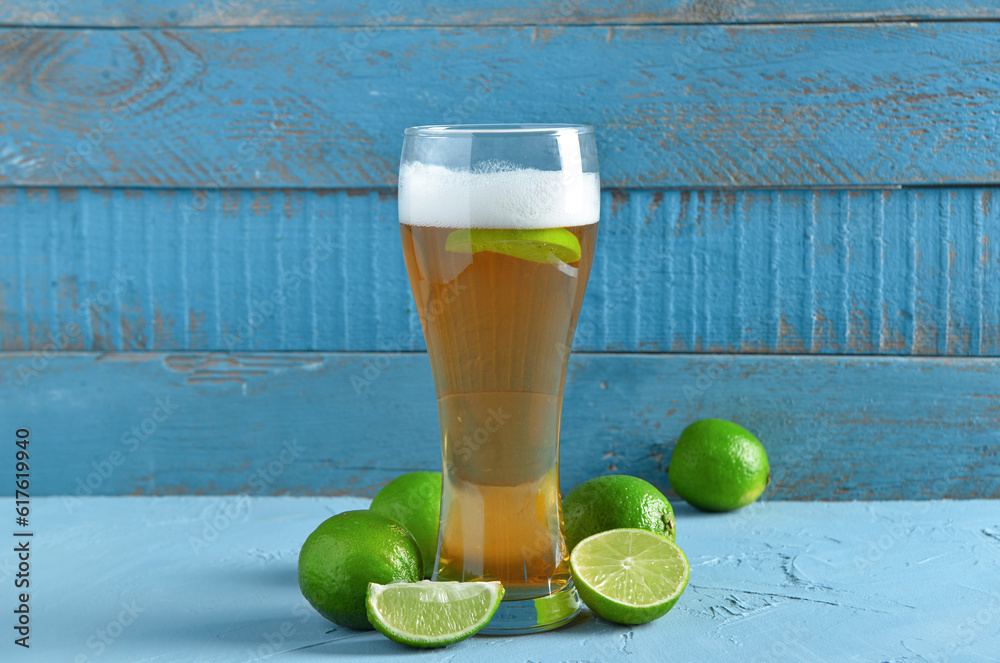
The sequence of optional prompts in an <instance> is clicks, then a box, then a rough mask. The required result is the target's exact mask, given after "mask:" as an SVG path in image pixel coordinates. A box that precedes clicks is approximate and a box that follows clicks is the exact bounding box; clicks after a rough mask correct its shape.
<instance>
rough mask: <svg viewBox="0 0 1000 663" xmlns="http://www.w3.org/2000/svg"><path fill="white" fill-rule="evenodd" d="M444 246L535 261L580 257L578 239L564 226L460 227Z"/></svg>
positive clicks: (572, 260) (452, 249) (450, 249)
mask: <svg viewBox="0 0 1000 663" xmlns="http://www.w3.org/2000/svg"><path fill="white" fill-rule="evenodd" d="M444 248H445V250H446V251H450V252H452V253H479V252H481V251H492V252H493V253H500V254H503V255H507V256H511V257H514V258H520V259H522V260H530V261H531V262H539V263H553V264H554V263H560V262H561V263H567V264H568V263H573V262H576V261H578V260H579V259H580V256H581V255H582V249H581V248H580V240H579V238H578V237H577V236H576V235H574V234H573V233H572V232H570V231H569V230H566V229H565V228H530V229H517V228H463V229H461V230H455V231H453V232H451V233H449V234H448V237H447V238H446V239H445V242H444Z"/></svg>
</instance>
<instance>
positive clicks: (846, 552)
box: [0, 496, 1000, 663]
mask: <svg viewBox="0 0 1000 663" xmlns="http://www.w3.org/2000/svg"><path fill="white" fill-rule="evenodd" d="M8 501H9V502H12V501H13V500H8ZM366 505H367V501H366V500H362V499H358V498H349V497H340V498H290V497H268V498H249V497H238V496H230V497H176V498H175V497H166V498H144V497H110V498H87V499H81V500H77V499H70V498H62V497H49V498H41V499H36V500H33V502H32V514H31V515H32V520H31V525H32V528H31V529H32V531H33V533H34V536H33V538H32V539H31V544H30V545H31V562H30V563H31V568H30V581H31V594H30V607H31V613H30V614H31V637H30V644H31V649H30V650H27V651H26V650H23V649H21V648H20V647H17V646H15V645H14V644H13V636H11V635H10V633H11V631H10V630H9V629H10V627H9V626H7V627H6V630H7V633H8V635H7V636H6V638H5V640H6V641H5V642H4V643H3V645H2V646H0V651H3V652H5V654H4V655H3V660H5V661H9V660H39V661H41V660H44V661H80V662H82V661H101V662H103V663H110V662H112V661H128V662H130V663H139V662H152V661H206V662H207V661H256V660H268V661H291V660H299V661H320V660H324V658H329V659H335V660H358V661H361V660H364V661H373V660H392V659H397V658H398V659H403V658H413V659H420V660H433V661H437V660H441V661H449V660H454V661H490V662H492V661H496V662H498V663H499V662H504V663H506V662H509V661H534V662H537V661H552V662H555V661H618V660H622V661H664V660H668V661H721V660H734V661H894V662H895V661H993V660H996V652H997V651H1000V502H997V501H986V500H982V501H945V502H940V501H937V502H842V503H829V502H812V503H806V502H770V503H760V504H757V505H753V506H751V507H748V508H747V509H744V510H743V511H741V512H736V513H733V514H725V515H708V514H702V513H698V512H695V511H693V510H691V509H689V508H688V507H686V505H682V506H679V508H678V514H677V515H678V539H677V542H678V544H679V545H680V546H681V547H682V548H683V549H684V550H685V552H686V553H687V555H688V557H689V559H690V561H691V566H692V569H691V582H690V585H689V586H688V588H687V590H686V592H685V593H684V595H683V597H682V598H681V600H680V602H679V603H678V605H677V607H675V608H674V610H673V611H672V612H671V613H670V614H668V615H667V616H666V617H665V618H663V619H661V620H659V621H656V622H653V623H651V624H647V625H645V626H640V627H625V626H618V625H614V624H610V623H607V622H604V621H602V620H599V619H596V618H595V617H593V616H592V615H591V614H590V613H589V612H584V613H583V614H582V616H581V617H580V618H579V619H578V620H577V622H576V623H574V624H573V625H571V626H570V627H567V628H564V629H562V630H560V631H556V632H552V633H547V634H539V635H533V636H521V637H509V638H505V637H475V638H472V639H471V640H468V641H466V642H464V643H460V644H458V645H455V646H452V647H450V648H448V649H444V650H435V651H428V652H418V651H413V650H409V649H407V648H404V647H402V646H398V645H396V644H394V643H392V642H390V641H388V640H386V639H384V638H383V637H382V636H381V635H379V634H377V633H373V632H366V633H357V632H353V631H349V630H345V629H340V628H337V627H335V626H333V625H332V624H330V623H328V622H326V621H325V620H324V619H323V618H321V617H320V616H319V615H317V614H316V613H315V612H313V611H312V609H311V608H309V607H308V605H307V604H306V603H305V602H304V600H303V599H302V597H301V595H300V594H299V591H298V586H297V583H296V558H297V553H298V548H299V546H300V544H301V543H302V541H303V540H304V539H305V538H306V536H307V535H308V534H309V532H310V531H312V529H313V528H314V527H315V526H316V525H317V524H319V522H321V521H322V520H323V519H324V518H326V517H328V516H329V515H331V514H333V513H337V512H339V511H343V510H347V509H352V508H364V507H365V506H366ZM11 510H13V509H11ZM8 536H9V535H8ZM8 540H10V539H8ZM4 548H5V549H6V552H5V553H4V554H3V557H2V558H0V580H2V585H3V586H4V590H5V591H4V592H3V599H4V610H5V611H7V614H8V617H7V619H6V620H4V621H5V622H7V623H8V624H9V623H10V621H11V617H10V614H11V613H10V612H9V611H10V610H11V607H12V604H13V603H14V598H15V597H14V588H13V584H14V583H13V576H14V574H15V573H16V568H17V560H16V558H15V555H14V553H13V552H11V550H12V548H13V546H12V545H8V546H4ZM12 653H13V655H14V657H13V658H11V657H10V655H11V654H12Z"/></svg>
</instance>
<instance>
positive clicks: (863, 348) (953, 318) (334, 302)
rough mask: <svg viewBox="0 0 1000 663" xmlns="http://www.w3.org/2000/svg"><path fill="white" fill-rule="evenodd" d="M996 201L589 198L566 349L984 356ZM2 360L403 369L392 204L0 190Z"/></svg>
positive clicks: (992, 346) (348, 198) (406, 311)
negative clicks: (48, 354)
mask: <svg viewBox="0 0 1000 663" xmlns="http://www.w3.org/2000/svg"><path fill="white" fill-rule="evenodd" d="M996 195H997V191H996V190H995V189H972V188H954V189H908V190H902V191H782V192H776V191H746V192H735V193H729V192H707V191H620V190H612V191H606V192H605V193H604V197H603V216H602V221H601V223H602V225H601V230H600V234H599V239H598V250H597V257H596V262H595V266H594V269H593V272H592V275H591V280H590V284H589V286H588V290H587V295H586V298H585V300H584V307H583V312H582V315H581V319H580V325H579V328H578V331H577V336H576V348H577V349H579V350H584V351H617V352H668V351H670V352H751V353H757V352H760V353H791V354H798V353H807V354H808V353H820V354H890V355H909V354H917V355H966V356H996V355H1000V255H998V254H997V253H996V252H995V250H994V249H993V247H995V246H997V245H998V243H1000V208H998V206H997V204H996V202H995V201H996ZM0 235H3V236H5V238H3V239H0V349H2V350H52V349H55V350H163V351H174V350H227V351H228V350H270V351H308V350H323V351H351V352H358V351H386V352H394V351H400V350H402V351H413V350H422V349H423V336H422V333H421V330H420V325H419V322H418V321H417V319H416V318H415V316H414V308H413V301H412V297H411V295H410V288H409V284H408V282H407V280H406V274H405V269H404V265H403V260H402V249H401V247H400V239H399V230H398V220H397V214H396V200H395V193H394V192H393V191H391V190H385V189H380V190H350V191H333V192H331V191H290V190H285V191H273V190H254V191H224V192H219V191H207V192H205V191H190V190H178V191H148V190H147V191H144V190H111V189H100V190H74V189H28V190H22V189H0Z"/></svg>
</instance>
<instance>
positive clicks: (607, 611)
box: [569, 529, 691, 624]
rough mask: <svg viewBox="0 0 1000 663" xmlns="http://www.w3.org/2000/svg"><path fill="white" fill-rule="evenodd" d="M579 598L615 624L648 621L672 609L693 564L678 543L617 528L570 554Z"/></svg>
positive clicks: (655, 535) (632, 530) (596, 536)
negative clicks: (689, 562) (690, 563)
mask: <svg viewBox="0 0 1000 663" xmlns="http://www.w3.org/2000/svg"><path fill="white" fill-rule="evenodd" d="M569 564H570V569H571V570H572V572H573V582H574V583H575V584H576V591H577V592H578V593H579V594H580V598H581V599H583V602H584V603H585V604H587V607H588V608H590V609H591V610H592V611H594V613H595V614H597V616H599V617H602V618H604V619H606V620H608V621H609V622H615V623H617V624H645V623H646V622H651V621H653V620H654V619H657V618H659V617H662V616H663V615H665V614H667V612H668V611H669V610H670V609H671V608H672V607H674V604H675V603H677V599H678V598H680V595H681V593H682V592H683V591H684V588H685V587H687V582H688V577H689V576H690V574H691V567H690V566H689V565H688V561H687V557H685V556H684V552H683V551H682V550H681V549H680V548H678V547H677V545H676V544H675V543H673V542H672V541H669V540H668V539H665V538H664V537H662V536H660V535H659V534H654V533H652V532H647V531H646V530H641V529H613V530H609V531H607V532H601V533H600V534H595V535H594V536H591V537H588V538H586V539H584V540H583V541H581V542H580V543H578V544H576V547H575V548H574V549H573V554H572V555H570V558H569Z"/></svg>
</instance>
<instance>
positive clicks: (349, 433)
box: [0, 353, 1000, 500]
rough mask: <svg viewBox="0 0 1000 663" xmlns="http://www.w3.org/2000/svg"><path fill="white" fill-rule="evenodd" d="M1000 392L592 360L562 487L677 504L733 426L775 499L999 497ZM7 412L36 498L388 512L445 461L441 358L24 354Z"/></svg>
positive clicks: (862, 367)
mask: <svg viewBox="0 0 1000 663" xmlns="http://www.w3.org/2000/svg"><path fill="white" fill-rule="evenodd" d="M34 370H37V374H36V373H33V372H32V371H34ZM998 375H1000V366H998V360H996V359H959V358H947V359H932V358H926V359H914V358H876V357H855V358H851V357H832V358H822V357H780V356H777V357H775V356H771V357H768V356H723V355H614V354H607V353H599V354H585V355H575V356H573V357H572V358H571V363H570V370H569V374H568V377H567V386H566V395H565V401H564V407H563V419H562V421H563V425H562V448H561V458H562V465H561V484H562V487H563V489H564V490H568V489H570V488H572V487H573V486H575V485H577V484H579V483H581V482H583V481H585V480H586V479H589V478H591V477H594V476H597V475H600V474H607V473H621V474H631V475H636V476H640V477H643V478H645V479H647V480H649V481H650V482H652V483H654V484H655V485H657V486H658V487H660V488H662V489H663V490H668V489H669V484H668V481H667V474H666V468H667V466H668V465H669V462H670V454H671V452H672V449H673V445H674V442H675V440H676V439H677V436H678V435H679V434H680V432H681V431H682V430H683V428H684V427H685V426H686V425H688V424H689V423H691V422H692V421H695V420H698V419H704V418H709V417H717V418H722V419H728V420H731V421H735V422H737V423H740V424H742V425H743V426H745V427H746V428H748V429H749V430H750V431H751V432H753V433H754V434H756V435H757V437H758V438H759V439H760V440H761V441H762V442H763V444H764V446H765V448H766V449H767V451H768V454H769V458H770V461H771V466H772V485H771V487H770V488H769V489H768V491H767V492H766V493H765V497H766V498H767V499H773V500H860V499H869V500H887V499H937V498H942V497H948V498H965V499H968V498H980V497H993V498H997V497H1000V462H998V461H1000V430H998V428H997V421H998V418H1000V399H998V392H1000V390H998V384H1000V378H998ZM22 378H23V379H25V380H26V383H24V384H22V383H21V379H22ZM0 403H2V404H3V408H2V409H0V431H2V430H6V431H11V432H12V431H14V430H16V429H17V428H19V427H27V428H29V429H30V430H31V433H32V435H33V436H34V438H35V440H36V444H35V446H34V449H35V452H36V457H35V459H34V462H35V465H34V468H35V469H34V470H33V471H34V472H35V474H34V475H33V477H32V482H33V483H32V486H33V490H34V491H35V493H34V494H36V495H53V494H55V495H60V494H70V495H73V494H88V493H90V492H93V493H94V494H99V495H122V494H140V495H174V494H182V495H184V494H218V493H241V492H242V493H249V494H251V495H261V494H266V495H271V494H285V493H290V494H295V495H334V494H349V495H368V496H371V495H373V494H374V493H375V491H377V490H378V489H379V488H380V487H381V486H382V485H384V484H385V483H387V482H388V481H389V480H391V479H392V478H394V477H396V476H397V475H399V474H401V473H403V472H407V471H410V470H418V469H435V468H440V462H441V461H440V446H439V435H438V422H437V409H436V407H435V400H434V389H433V384H432V382H431V374H430V367H429V364H428V362H427V358H426V356H425V355H423V354H414V353H402V354H392V353H383V354H349V353H333V354H321V353H301V354H295V353H276V354H263V353H258V354H214V355H207V354H197V353H181V354H164V353H111V354H105V355H100V354H97V355H95V354H77V353H60V354H57V355H54V356H52V357H51V358H48V359H46V358H44V357H41V358H40V359H38V358H33V357H31V356H30V355H22V354H19V353H5V354H3V355H0ZM285 449H289V453H291V454H293V456H292V457H291V459H290V460H288V462H281V463H277V464H274V463H273V461H274V460H275V459H276V458H278V457H279V456H280V455H281V454H282V453H283V452H284V450H285ZM285 455H286V456H287V455H288V454H285ZM4 462H5V463H12V462H13V454H11V455H10V456H9V460H8V461H4ZM8 467H10V466H9V465H8ZM0 491H6V494H8V495H9V494H11V493H12V491H13V488H12V484H11V483H9V482H8V483H7V484H4V485H0ZM0 494H3V493H0Z"/></svg>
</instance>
